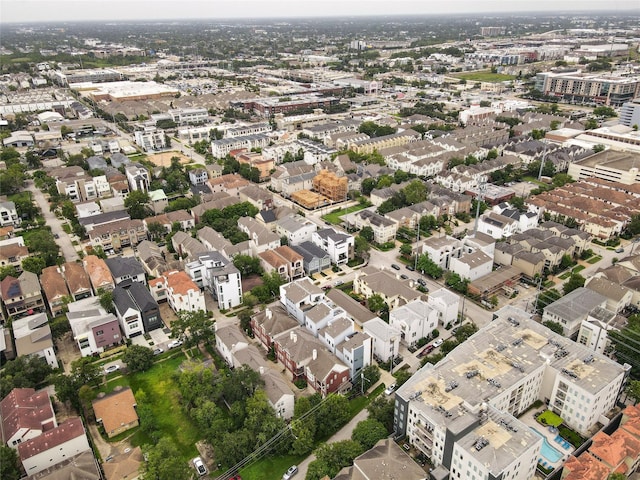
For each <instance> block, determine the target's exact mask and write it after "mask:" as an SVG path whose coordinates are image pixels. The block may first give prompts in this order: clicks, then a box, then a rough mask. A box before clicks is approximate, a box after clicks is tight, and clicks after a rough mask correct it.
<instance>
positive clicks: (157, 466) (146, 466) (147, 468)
mask: <svg viewBox="0 0 640 480" xmlns="http://www.w3.org/2000/svg"><path fill="white" fill-rule="evenodd" d="M142 450H143V452H144V454H145V458H146V459H147V461H146V462H143V463H142V480H176V479H179V478H191V477H192V476H193V472H192V471H191V469H190V467H189V465H188V464H187V463H186V462H185V461H184V460H183V458H182V455H181V454H180V452H179V451H178V448H177V447H176V444H175V443H174V442H173V441H172V440H171V439H170V438H168V437H163V438H161V439H160V440H159V441H158V442H157V443H156V444H154V445H143V447H142Z"/></svg>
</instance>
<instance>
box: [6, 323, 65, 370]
mask: <svg viewBox="0 0 640 480" xmlns="http://www.w3.org/2000/svg"><path fill="white" fill-rule="evenodd" d="M11 328H12V330H13V338H14V340H15V345H16V354H17V355H18V357H22V356H31V355H36V356H38V357H40V358H43V359H44V360H45V361H46V362H47V363H48V364H49V365H50V366H51V367H52V368H58V366H59V365H58V359H57V358H56V352H55V350H54V345H53V336H52V335H51V327H50V326H49V319H48V318H47V314H46V313H36V314H35V315H30V316H27V317H22V318H16V319H14V320H13V321H12V322H11Z"/></svg>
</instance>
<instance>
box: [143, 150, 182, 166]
mask: <svg viewBox="0 0 640 480" xmlns="http://www.w3.org/2000/svg"><path fill="white" fill-rule="evenodd" d="M173 157H178V158H179V159H180V163H182V164H183V165H184V164H185V163H189V162H191V159H190V158H189V157H187V156H185V155H184V154H182V153H181V152H162V153H155V154H153V155H149V156H148V157H147V160H149V161H150V162H151V163H153V164H154V165H157V166H158V167H168V166H170V165H171V159H172V158H173Z"/></svg>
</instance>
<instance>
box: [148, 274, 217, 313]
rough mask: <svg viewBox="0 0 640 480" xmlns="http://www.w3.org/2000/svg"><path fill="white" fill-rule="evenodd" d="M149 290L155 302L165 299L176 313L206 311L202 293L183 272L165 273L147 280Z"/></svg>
mask: <svg viewBox="0 0 640 480" xmlns="http://www.w3.org/2000/svg"><path fill="white" fill-rule="evenodd" d="M149 290H150V291H151V294H152V295H153V297H154V299H155V300H156V301H160V300H164V299H166V300H167V302H168V303H169V305H170V306H171V308H172V309H173V311H174V312H176V313H177V312H185V311H186V312H198V311H203V312H205V311H206V310H207V307H206V305H205V300H204V293H203V292H202V291H201V290H200V288H199V287H198V285H196V283H195V282H194V281H193V280H192V279H191V277H190V276H189V275H188V274H187V273H185V272H179V271H177V270H173V271H170V272H165V273H163V274H162V275H161V276H159V277H158V278H154V279H153V280H149Z"/></svg>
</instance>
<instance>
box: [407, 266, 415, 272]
mask: <svg viewBox="0 0 640 480" xmlns="http://www.w3.org/2000/svg"><path fill="white" fill-rule="evenodd" d="M407 270H409V271H410V272H413V271H414V270H415V268H413V265H407Z"/></svg>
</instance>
